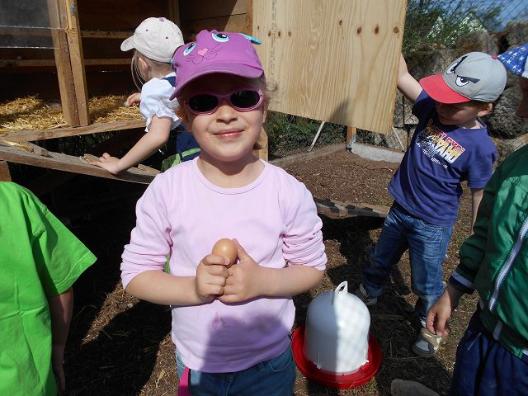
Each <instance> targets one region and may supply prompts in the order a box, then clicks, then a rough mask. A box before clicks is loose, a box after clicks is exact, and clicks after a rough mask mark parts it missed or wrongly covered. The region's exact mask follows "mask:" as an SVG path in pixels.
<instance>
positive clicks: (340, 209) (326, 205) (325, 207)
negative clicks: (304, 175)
mask: <svg viewBox="0 0 528 396" xmlns="http://www.w3.org/2000/svg"><path fill="white" fill-rule="evenodd" d="M314 201H315V206H316V207H317V212H318V213H320V214H322V215H324V216H326V217H329V218H331V219H346V218H350V217H378V218H385V217H387V214H388V213H389V207H388V206H384V205H371V204H368V203H357V202H340V201H335V200H332V199H319V198H314Z"/></svg>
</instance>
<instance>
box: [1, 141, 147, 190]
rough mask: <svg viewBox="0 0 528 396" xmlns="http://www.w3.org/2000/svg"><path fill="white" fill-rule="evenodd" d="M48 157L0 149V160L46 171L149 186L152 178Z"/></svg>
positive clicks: (67, 157)
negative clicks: (112, 171) (118, 172)
mask: <svg viewBox="0 0 528 396" xmlns="http://www.w3.org/2000/svg"><path fill="white" fill-rule="evenodd" d="M48 154H49V157H43V156H40V155H36V154H34V153H28V152H25V151H21V150H17V149H14V148H11V147H0V160H1V161H8V162H14V163H17V164H25V165H31V166H36V167H40V168H46V169H55V170H59V171H64V172H71V173H79V174H82V175H89V176H96V177H103V178H106V179H113V180H121V181H126V182H132V183H141V184H149V183H150V182H151V181H152V179H153V178H154V176H153V175H152V173H151V172H150V171H148V172H146V171H143V170H140V169H138V168H135V167H134V168H130V169H129V170H127V171H126V172H123V173H122V174H120V175H119V176H115V175H112V174H111V173H110V172H108V171H107V170H105V169H103V168H99V167H98V166H95V165H90V164H88V163H87V162H85V161H84V160H82V159H80V158H79V157H74V156H71V155H66V154H61V153H55V152H51V151H50V152H49V153H48Z"/></svg>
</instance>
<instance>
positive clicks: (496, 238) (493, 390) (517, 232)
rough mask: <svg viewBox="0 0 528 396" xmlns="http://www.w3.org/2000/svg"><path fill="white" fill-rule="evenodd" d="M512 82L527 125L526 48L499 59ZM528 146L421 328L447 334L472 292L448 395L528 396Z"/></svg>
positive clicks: (486, 200) (499, 184) (501, 171)
mask: <svg viewBox="0 0 528 396" xmlns="http://www.w3.org/2000/svg"><path fill="white" fill-rule="evenodd" d="M499 59H500V61H501V62H503V64H504V66H505V67H506V68H507V69H508V71H510V72H511V73H512V74H515V75H518V76H519V77H521V78H520V80H519V83H520V86H521V90H522V93H523V98H522V100H521V102H520V104H519V107H518V108H517V114H518V115H519V116H521V117H528V100H527V98H528V84H527V81H528V80H527V79H528V64H527V59H528V44H525V45H523V46H520V47H515V48H513V49H511V50H509V51H508V52H506V53H504V54H501V55H499ZM527 195H528V146H524V147H522V148H520V149H519V150H517V151H516V152H514V153H513V154H511V155H510V156H509V157H508V158H507V159H506V160H504V162H503V163H502V164H501V165H500V166H499V167H498V168H497V170H496V171H495V173H494V174H493V177H492V178H491V180H490V181H489V183H488V184H487V185H486V188H485V189H484V197H483V199H482V203H481V204H480V208H479V212H478V217H477V220H476V222H475V227H474V229H473V235H471V236H470V237H469V238H468V239H466V241H465V242H464V243H463V244H462V246H461V247H460V264H459V265H458V267H457V268H456V269H455V271H454V272H453V273H452V275H451V277H450V278H449V283H448V285H447V288H446V290H445V292H444V294H443V295H442V296H441V298H440V299H439V300H438V301H437V302H436V304H434V305H433V306H432V308H431V309H430V311H429V313H428V316H427V328H428V329H429V331H430V332H432V333H435V334H438V335H440V336H443V335H446V334H447V320H448V319H449V318H450V317H451V314H452V311H453V310H454V309H455V308H456V307H457V306H458V302H459V300H460V298H461V297H462V295H463V294H465V293H472V292H474V291H475V290H476V291H477V292H478V295H479V297H480V301H479V303H478V305H477V310H476V312H475V314H474V315H473V317H472V318H471V321H470V323H469V325H468V328H467V329H466V332H465V334H464V336H463V337H462V339H461V340H460V342H459V344H458V349H457V355H456V362H455V369H454V372H453V380H452V385H451V392H450V394H451V395H464V396H465V395H482V396H495V395H527V394H528V296H527V285H528V245H527V244H526V238H527V236H528V199H527Z"/></svg>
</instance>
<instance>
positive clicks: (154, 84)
mask: <svg viewBox="0 0 528 396" xmlns="http://www.w3.org/2000/svg"><path fill="white" fill-rule="evenodd" d="M165 77H166V78H170V77H173V78H175V77H176V73H174V72H172V73H169V74H167V75H166V76H165ZM173 92H174V87H173V86H172V85H171V83H170V82H169V81H167V80H166V79H165V78H152V79H150V80H149V81H147V82H146V83H145V84H144V85H143V88H142V89H141V102H140V104H139V111H140V112H141V115H142V116H143V118H144V119H145V121H146V128H145V132H148V131H149V129H150V123H151V122H152V117H154V116H157V117H169V118H170V119H172V124H171V130H172V129H174V128H176V127H177V126H178V125H179V124H180V123H181V120H180V119H179V118H178V116H177V115H176V113H175V112H174V110H175V109H176V108H177V107H178V106H179V104H178V101H177V100H176V99H173V100H170V99H169V98H170V97H171V95H172V93H173Z"/></svg>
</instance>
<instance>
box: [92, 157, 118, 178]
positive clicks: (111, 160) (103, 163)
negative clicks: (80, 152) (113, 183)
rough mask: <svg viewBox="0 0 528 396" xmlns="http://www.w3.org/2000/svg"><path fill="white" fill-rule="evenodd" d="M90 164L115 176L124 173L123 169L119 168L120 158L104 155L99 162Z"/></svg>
mask: <svg viewBox="0 0 528 396" xmlns="http://www.w3.org/2000/svg"><path fill="white" fill-rule="evenodd" d="M88 162H89V163H90V164H92V165H96V166H98V167H100V168H104V169H106V170H107V171H108V172H110V173H111V174H113V175H117V174H119V173H121V172H122V171H123V169H121V167H120V166H119V158H116V157H112V156H111V155H110V154H108V153H104V154H103V155H102V156H100V157H99V159H98V160H97V161H88Z"/></svg>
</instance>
